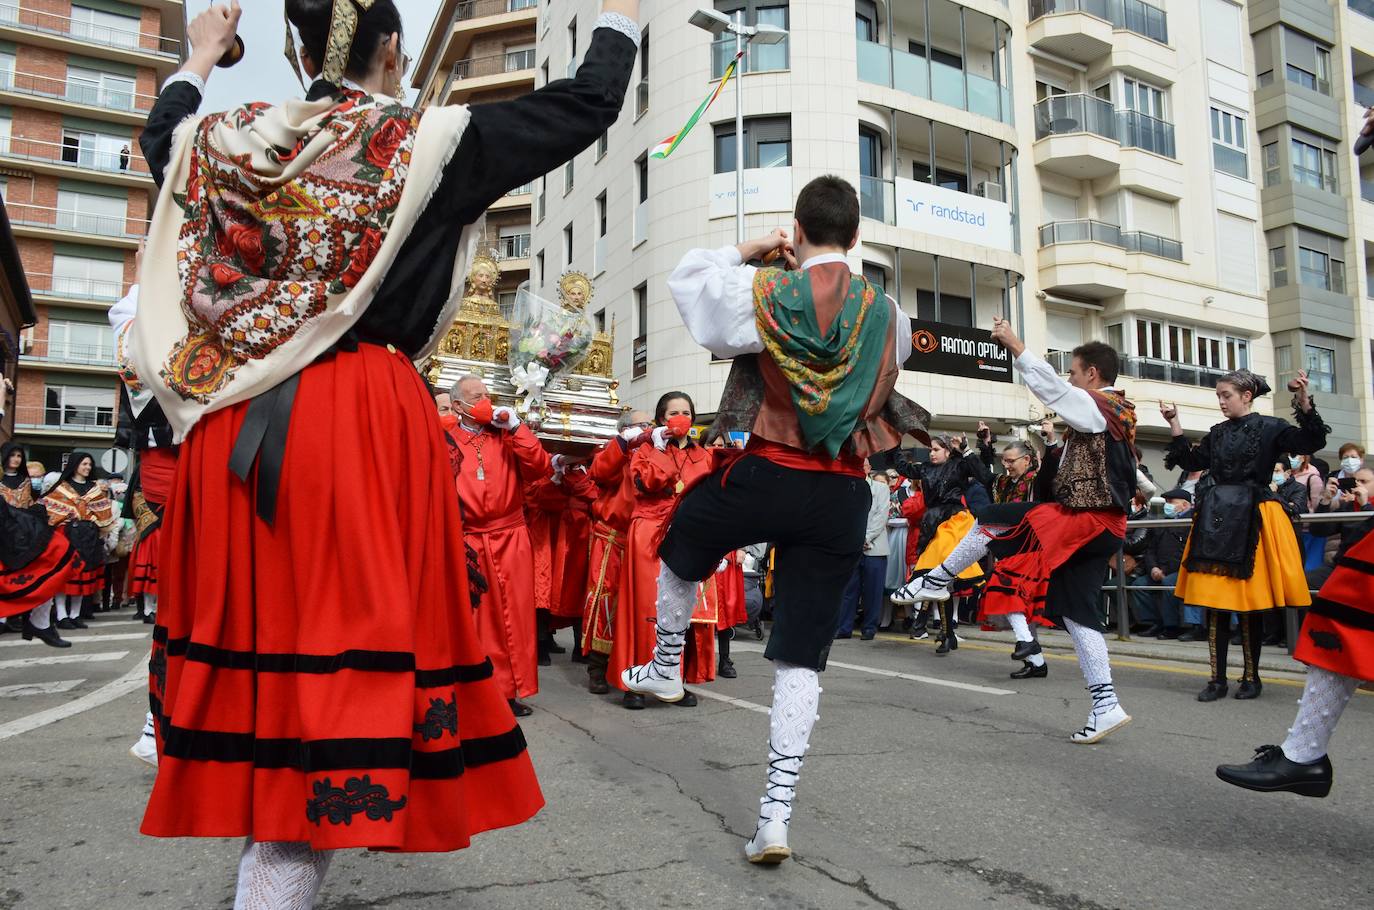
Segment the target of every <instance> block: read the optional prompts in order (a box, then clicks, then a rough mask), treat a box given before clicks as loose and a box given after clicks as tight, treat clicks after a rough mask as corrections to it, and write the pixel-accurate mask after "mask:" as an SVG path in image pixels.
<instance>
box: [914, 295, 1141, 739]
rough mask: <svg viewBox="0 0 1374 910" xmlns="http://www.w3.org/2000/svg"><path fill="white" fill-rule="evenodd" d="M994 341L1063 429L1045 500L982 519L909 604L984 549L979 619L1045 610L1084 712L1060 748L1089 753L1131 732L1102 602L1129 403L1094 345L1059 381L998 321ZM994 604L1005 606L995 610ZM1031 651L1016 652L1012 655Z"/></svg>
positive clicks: (1047, 468) (1123, 509) (1119, 506)
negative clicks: (987, 573) (1086, 701)
mask: <svg viewBox="0 0 1374 910" xmlns="http://www.w3.org/2000/svg"><path fill="white" fill-rule="evenodd" d="M992 337H993V340H994V341H997V342H998V343H1000V344H1002V345H1003V346H1004V347H1006V349H1007V350H1008V351H1009V352H1010V353H1011V355H1012V356H1013V357H1014V358H1016V368H1017V370H1018V371H1019V372H1020V373H1021V378H1022V379H1024V380H1025V381H1026V386H1027V388H1029V389H1030V390H1031V392H1032V393H1033V394H1034V395H1035V397H1036V398H1039V399H1040V401H1041V402H1043V403H1044V405H1045V406H1046V407H1047V408H1049V409H1051V410H1054V411H1056V412H1058V414H1059V419H1060V420H1062V421H1064V422H1065V423H1067V424H1068V425H1069V429H1068V430H1067V431H1065V433H1064V444H1063V445H1062V446H1056V447H1055V448H1053V449H1050V450H1049V451H1048V452H1047V453H1046V456H1045V464H1044V465H1043V466H1042V467H1041V469H1040V473H1039V475H1038V477H1037V482H1038V484H1039V485H1040V486H1041V490H1042V491H1045V492H1048V494H1049V495H1043V496H1041V497H1038V498H1042V499H1044V500H1046V501H1044V502H1040V503H1034V504H1033V503H1015V504H1005V505H992V506H988V507H987V508H986V509H984V510H982V512H981V513H980V516H979V518H980V520H979V524H978V526H977V527H976V528H975V530H976V531H977V533H973V534H969V535H968V536H966V537H965V538H964V539H963V541H962V542H961V543H960V544H959V546H958V547H957V548H956V549H955V550H954V552H953V553H952V554H950V556H949V558H948V559H946V560H945V561H944V563H942V564H941V565H940V566H939V568H936V569H934V570H932V571H930V572H928V573H926V575H925V576H924V577H923V578H922V580H921V582H920V585H919V586H918V587H917V589H916V590H915V591H913V592H911V596H912V598H913V599H914V600H916V601H927V600H933V601H940V600H945V599H947V598H948V597H949V592H948V588H949V586H950V584H951V583H952V582H953V581H954V579H955V578H956V577H958V575H959V573H960V572H961V571H963V570H964V569H965V568H967V567H968V566H970V565H972V564H973V563H975V562H977V561H978V560H979V559H981V558H982V557H983V556H984V555H985V554H987V553H988V552H989V551H991V552H992V554H993V555H994V556H995V557H997V560H998V561H997V564H996V565H995V566H994V568H993V574H992V580H991V581H990V582H989V584H988V590H987V593H986V595H985V596H986V598H987V606H986V607H985V608H984V609H985V611H986V612H1004V613H1006V614H1007V615H1008V616H1010V615H1012V614H1013V613H1020V614H1021V615H1023V616H1029V615H1032V614H1033V613H1034V611H1035V609H1036V606H1037V604H1038V602H1040V601H1042V600H1043V602H1044V605H1045V608H1044V612H1045V616H1046V617H1047V618H1048V619H1052V620H1053V619H1058V620H1061V621H1062V622H1063V623H1064V627H1065V628H1066V629H1068V631H1069V636H1070V637H1071V638H1072V639H1073V647H1074V650H1075V651H1076V652H1077V653H1078V665H1079V667H1080V668H1081V669H1082V670H1083V678H1084V680H1085V681H1086V682H1087V684H1088V692H1089V693H1090V694H1091V695H1092V702H1093V703H1092V709H1091V710H1090V711H1089V712H1088V722H1087V723H1086V724H1084V725H1083V727H1082V728H1081V729H1079V730H1076V731H1075V732H1074V733H1073V735H1072V736H1071V737H1070V738H1071V739H1072V740H1073V741H1074V742H1076V743H1095V742H1097V741H1098V740H1100V739H1102V738H1103V737H1105V736H1107V735H1108V734H1110V733H1113V732H1115V731H1116V730H1119V729H1120V728H1121V727H1124V726H1125V725H1126V724H1128V723H1130V722H1131V717H1130V715H1129V714H1127V713H1126V711H1125V709H1123V708H1122V707H1121V703H1120V701H1119V700H1118V698H1117V695H1116V689H1115V687H1114V686H1113V685H1112V667H1111V662H1110V659H1109V658H1108V655H1107V639H1106V637H1105V636H1104V635H1103V634H1102V633H1103V631H1104V630H1105V627H1104V626H1103V623H1102V620H1103V616H1102V607H1101V601H1102V579H1103V576H1104V575H1105V574H1106V564H1107V560H1108V558H1110V557H1111V556H1112V555H1113V554H1115V553H1116V551H1117V548H1118V547H1119V546H1120V545H1121V541H1122V539H1123V538H1124V537H1125V534H1126V513H1127V510H1128V508H1129V507H1130V504H1131V499H1132V497H1133V496H1134V494H1135V487H1136V465H1137V455H1136V449H1135V405H1133V404H1131V402H1129V401H1127V400H1126V397H1125V395H1123V394H1122V392H1121V390H1119V389H1117V388H1115V387H1114V383H1115V382H1116V377H1117V372H1118V370H1119V368H1120V358H1119V357H1118V356H1117V353H1116V351H1115V350H1113V349H1112V348H1110V347H1108V346H1107V345H1105V344H1103V343H1102V342H1100V341H1094V342H1089V343H1088V344H1084V345H1080V346H1079V347H1077V348H1074V350H1073V365H1072V367H1071V368H1070V369H1069V378H1068V380H1067V381H1065V380H1064V378H1063V377H1062V376H1060V375H1059V374H1058V373H1056V372H1055V370H1054V368H1053V367H1051V366H1050V365H1049V364H1048V363H1046V362H1045V361H1044V360H1042V359H1041V358H1039V357H1037V356H1036V355H1035V354H1032V353H1031V352H1030V351H1028V350H1026V345H1025V344H1024V343H1023V342H1022V341H1021V339H1019V338H1017V337H1016V334H1015V333H1014V332H1012V330H1011V324H1010V323H1009V322H1007V321H1006V320H1005V319H1002V318H1000V317H997V318H995V319H994V322H993V329H992ZM1003 598H1005V599H1007V600H1010V601H1013V604H1007V605H1001V604H999V601H1001V600H1002V599H1003ZM1020 634H1021V633H1019V632H1018V639H1019V638H1020ZM1032 644H1033V642H1032ZM1032 650H1034V648H1033V647H1029V646H1027V645H1026V644H1024V643H1021V642H1018V646H1017V651H1016V652H1015V654H1014V655H1013V656H1018V655H1019V656H1021V657H1026V656H1029V654H1030V652H1031V651H1032Z"/></svg>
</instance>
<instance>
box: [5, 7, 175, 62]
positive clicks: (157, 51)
mask: <svg viewBox="0 0 1374 910" xmlns="http://www.w3.org/2000/svg"><path fill="white" fill-rule="evenodd" d="M9 29H14V30H16V31H18V33H19V35H20V36H21V40H23V41H24V42H25V43H36V42H35V41H34V39H35V38H41V37H45V36H50V37H53V38H58V39H65V40H68V41H78V42H81V43H82V44H88V45H89V44H94V45H97V46H99V47H103V48H112V49H115V50H120V51H129V52H131V53H134V54H146V55H152V56H155V57H161V58H164V60H165V61H166V62H167V63H169V64H175V63H176V62H177V61H178V60H179V59H180V57H181V42H180V41H177V40H175V39H173V38H166V37H163V36H162V35H154V34H150V33H147V32H140V31H134V30H125V29H120V28H112V27H110V26H107V25H96V24H94V23H90V22H83V21H81V20H79V19H73V18H72V17H70V16H60V15H58V14H56V13H49V12H42V11H40V10H35V9H30V8H29V7H27V6H23V5H20V4H19V3H16V2H14V0H6V2H0V32H4V31H7V30H9ZM42 43H45V44H46V43H48V42H42ZM59 45H60V42H59Z"/></svg>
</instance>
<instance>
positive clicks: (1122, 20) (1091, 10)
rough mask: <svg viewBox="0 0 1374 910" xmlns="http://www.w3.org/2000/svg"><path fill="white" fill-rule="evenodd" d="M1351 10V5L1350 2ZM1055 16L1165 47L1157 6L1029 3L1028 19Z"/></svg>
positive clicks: (1076, 0) (1085, 0) (1067, 0)
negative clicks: (1106, 26) (1089, 21)
mask: <svg viewBox="0 0 1374 910" xmlns="http://www.w3.org/2000/svg"><path fill="white" fill-rule="evenodd" d="M1351 5H1352V6H1353V5H1354V3H1353V0H1352V4H1351ZM1055 13H1087V14H1088V15H1089V16H1096V17H1097V18H1098V19H1102V20H1105V21H1107V22H1110V23H1111V24H1112V25H1113V26H1115V27H1116V28H1124V29H1125V30H1126V31H1128V32H1135V33H1136V34H1137V35H1144V36H1145V37H1146V38H1150V39H1152V40H1155V41H1158V42H1159V43H1160V44H1168V43H1169V17H1168V15H1167V14H1166V13H1165V12H1164V10H1162V9H1160V8H1159V7H1157V6H1154V5H1152V4H1149V3H1145V2H1143V0H1030V18H1031V21H1032V22H1034V21H1035V20H1036V19H1039V18H1040V17H1041V16H1050V15H1053V14H1055Z"/></svg>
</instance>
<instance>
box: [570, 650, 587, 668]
mask: <svg viewBox="0 0 1374 910" xmlns="http://www.w3.org/2000/svg"><path fill="white" fill-rule="evenodd" d="M568 660H569V661H571V662H572V663H575V664H585V663H586V662H587V655H585V654H583V653H582V649H581V648H573V653H572V657H569V658H568Z"/></svg>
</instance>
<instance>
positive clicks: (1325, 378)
mask: <svg viewBox="0 0 1374 910" xmlns="http://www.w3.org/2000/svg"><path fill="white" fill-rule="evenodd" d="M1303 361H1304V363H1305V364H1306V369H1307V378H1308V379H1310V380H1311V381H1312V391H1314V392H1330V393H1332V394H1334V393H1335V391H1336V352H1335V351H1333V350H1332V349H1331V348H1321V347H1317V346H1316V345H1312V344H1305V345H1303Z"/></svg>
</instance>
